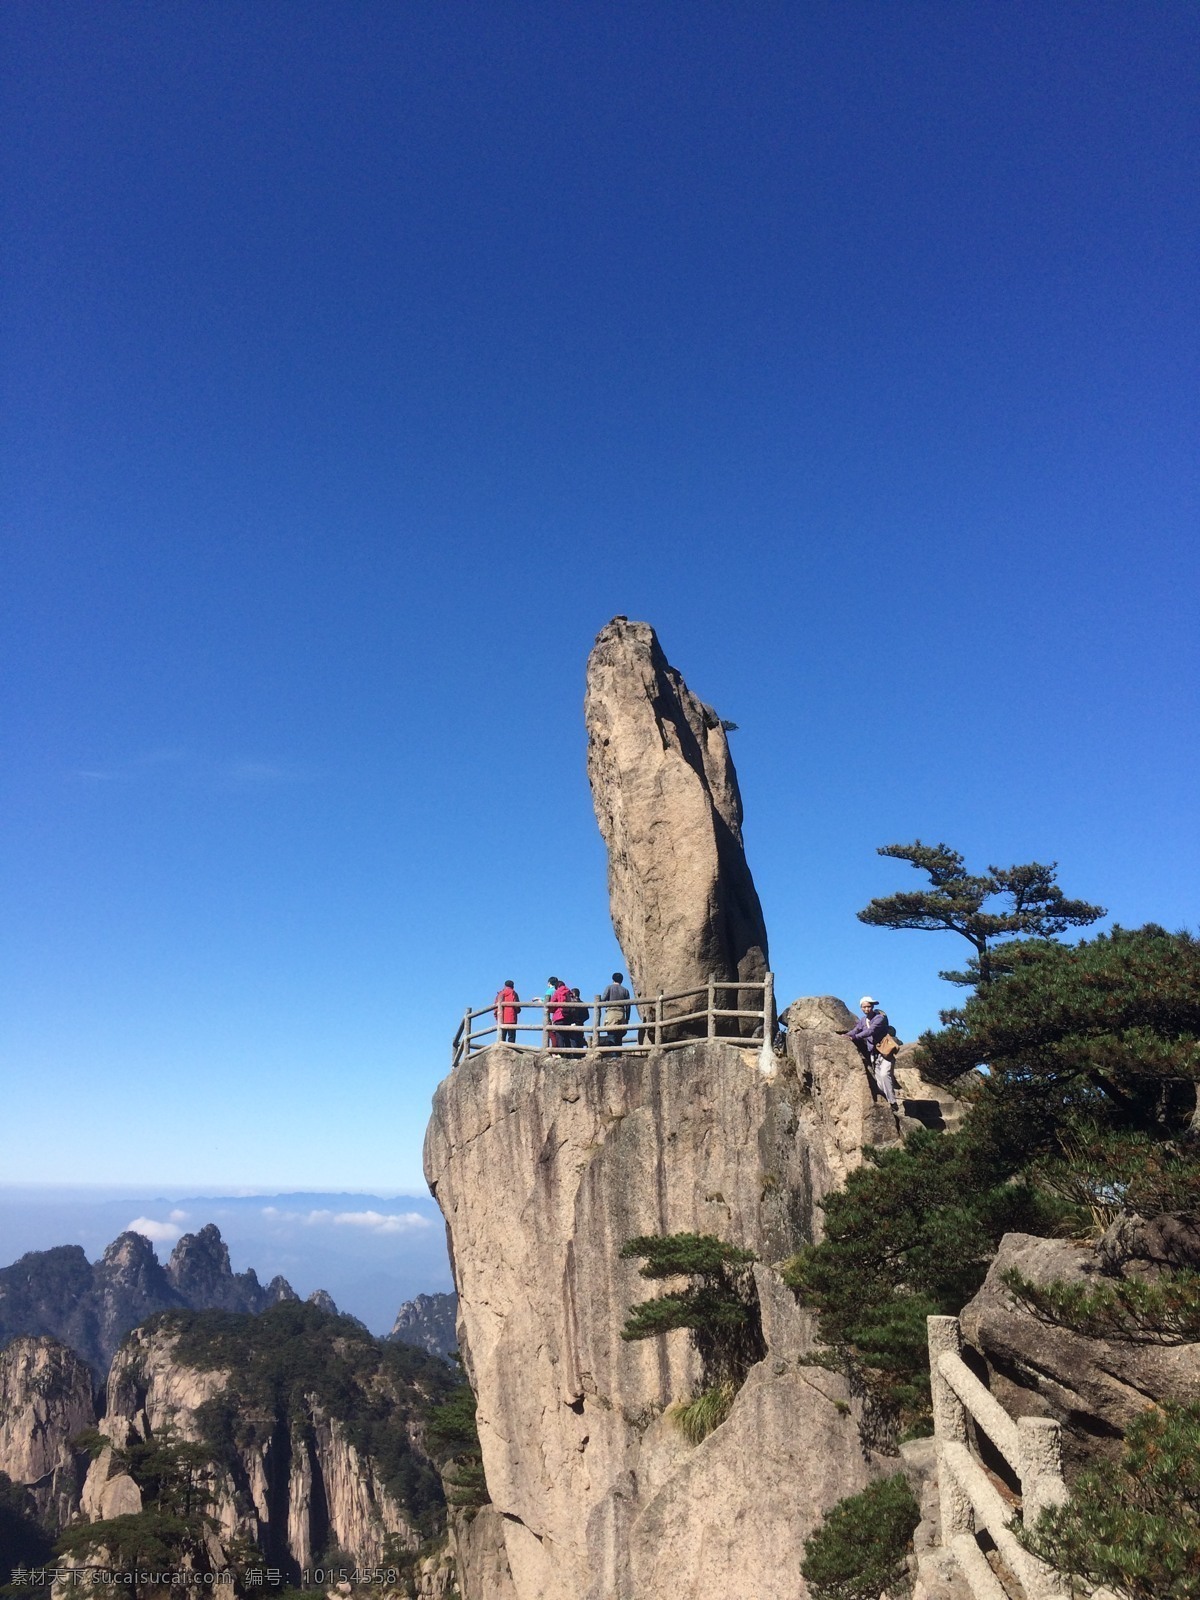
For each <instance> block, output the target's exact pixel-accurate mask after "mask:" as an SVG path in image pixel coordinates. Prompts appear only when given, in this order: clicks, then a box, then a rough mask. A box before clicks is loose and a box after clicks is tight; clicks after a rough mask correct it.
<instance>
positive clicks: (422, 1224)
mask: <svg viewBox="0 0 1200 1600" xmlns="http://www.w3.org/2000/svg"><path fill="white" fill-rule="evenodd" d="M262 1214H263V1216H264V1217H266V1219H267V1220H268V1222H299V1223H301V1224H302V1225H303V1226H304V1227H306V1228H320V1227H335V1228H366V1229H367V1230H368V1231H370V1232H371V1233H413V1232H415V1231H418V1230H420V1229H422V1228H428V1227H430V1226H432V1224H431V1223H430V1220H429V1218H428V1217H423V1216H422V1215H421V1213H420V1212H419V1211H400V1212H394V1211H329V1210H320V1211H281V1210H280V1209H279V1207H278V1206H264V1207H263V1208H262Z"/></svg>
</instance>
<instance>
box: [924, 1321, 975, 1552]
mask: <svg viewBox="0 0 1200 1600" xmlns="http://www.w3.org/2000/svg"><path fill="white" fill-rule="evenodd" d="M926 1325H927V1327H928V1330H929V1385H930V1389H931V1391H932V1397H933V1435H934V1440H935V1443H936V1448H937V1463H938V1496H939V1499H940V1501H941V1512H942V1543H943V1544H944V1545H948V1544H951V1543H952V1542H953V1540H954V1539H955V1538H956V1537H957V1536H958V1535H959V1534H960V1533H970V1532H971V1531H972V1528H973V1526H974V1514H973V1512H972V1510H971V1502H970V1500H969V1499H968V1498H967V1495H966V1493H965V1491H964V1490H963V1488H962V1487H961V1485H960V1484H959V1482H958V1480H957V1478H956V1477H955V1476H954V1474H953V1472H952V1471H951V1470H950V1468H949V1466H948V1465H947V1464H946V1462H945V1461H944V1460H943V1459H942V1452H943V1449H944V1447H945V1446H946V1445H947V1444H961V1445H965V1444H966V1442H967V1408H966V1407H965V1406H964V1405H963V1403H962V1401H961V1400H960V1399H959V1398H958V1396H957V1395H956V1394H955V1392H954V1390H953V1389H952V1388H951V1387H950V1385H949V1384H948V1383H947V1382H946V1380H945V1378H944V1377H943V1376H942V1374H941V1372H940V1371H939V1369H938V1359H939V1358H940V1357H941V1356H943V1355H945V1354H946V1353H947V1352H949V1353H950V1354H951V1355H955V1356H957V1355H959V1354H961V1352H962V1332H961V1330H960V1328H959V1325H958V1318H957V1317H929V1318H928V1319H927V1324H926Z"/></svg>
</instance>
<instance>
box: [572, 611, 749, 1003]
mask: <svg viewBox="0 0 1200 1600" xmlns="http://www.w3.org/2000/svg"><path fill="white" fill-rule="evenodd" d="M584 711H585V720H586V723H587V736H588V756H587V765H588V779H589V782H590V783H591V786H592V800H593V803H594V805H595V808H596V819H597V821H598V822H599V824H600V832H601V834H602V835H603V837H604V843H605V845H606V846H607V848H608V893H609V902H610V905H611V909H612V920H613V927H614V929H615V931H616V935H617V940H618V942H619V944H620V946H621V949H622V950H623V951H624V952H625V959H626V962H627V964H628V967H629V973H630V975H631V977H632V979H633V983H634V986H635V988H636V991H637V992H638V993H639V994H647V995H657V994H658V993H660V992H664V993H667V994H675V993H679V992H681V991H684V990H688V989H693V988H696V987H699V986H700V985H702V984H705V983H707V982H708V981H709V980H710V979H715V980H717V981H721V980H724V981H726V982H729V981H732V980H736V979H741V980H743V981H745V982H755V981H757V980H759V979H761V978H762V977H763V975H764V974H765V973H766V971H767V930H766V926H765V924H764V922H763V915H762V908H761V906H760V905H759V900H758V894H757V891H756V890H755V887H754V880H753V878H752V877H751V875H750V868H749V866H748V865H747V863H746V855H745V851H744V849H743V848H742V799H741V795H740V793H739V792H738V783H737V774H736V773H735V771H734V768H733V760H732V758H731V756H730V754H729V741H728V739H727V738H726V734H725V728H724V727H723V726H722V722H721V719H720V717H719V716H718V715H717V713H716V712H715V711H714V710H713V708H712V707H711V706H706V705H705V704H704V703H703V702H702V701H700V700H698V699H697V698H696V696H695V695H694V694H693V693H692V691H691V690H690V689H689V688H688V686H687V684H686V683H685V682H684V681H683V678H682V677H681V676H680V675H679V673H678V672H677V671H676V670H675V668H674V667H672V666H670V665H669V664H668V662H667V659H666V657H665V656H664V655H663V652H662V648H661V646H660V645H659V642H658V639H657V637H656V636H655V633H654V629H653V628H652V627H650V625H649V624H648V623H645V622H629V621H627V620H626V619H625V618H624V617H616V618H614V619H613V621H612V622H610V623H608V625H607V626H606V627H605V628H603V629H602V630H601V631H600V633H599V635H598V636H597V639H596V643H595V646H594V648H593V650H592V653H591V655H590V656H589V658H588V665H587V692H586V697H585V701H584Z"/></svg>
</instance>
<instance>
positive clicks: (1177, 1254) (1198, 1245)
mask: <svg viewBox="0 0 1200 1600" xmlns="http://www.w3.org/2000/svg"><path fill="white" fill-rule="evenodd" d="M1096 1248H1097V1254H1098V1255H1099V1256H1100V1257H1101V1258H1102V1259H1103V1261H1104V1262H1105V1263H1106V1265H1108V1266H1109V1267H1112V1268H1113V1269H1115V1270H1118V1271H1119V1270H1120V1269H1121V1268H1123V1267H1126V1266H1128V1265H1129V1264H1130V1263H1134V1262H1136V1263H1139V1264H1140V1263H1143V1262H1144V1263H1146V1264H1147V1265H1148V1266H1150V1267H1158V1268H1163V1267H1186V1268H1189V1269H1190V1270H1191V1271H1193V1272H1194V1271H1196V1269H1197V1268H1200V1216H1197V1215H1196V1214H1195V1213H1194V1212H1185V1211H1169V1212H1166V1213H1164V1214H1163V1215H1162V1216H1159V1217H1150V1218H1147V1217H1139V1216H1136V1215H1132V1216H1122V1217H1118V1218H1117V1219H1116V1221H1115V1222H1113V1223H1112V1224H1111V1226H1110V1227H1109V1228H1108V1229H1107V1230H1106V1232H1105V1234H1104V1237H1103V1238H1102V1239H1101V1240H1100V1243H1099V1245H1098V1246H1097V1247H1096Z"/></svg>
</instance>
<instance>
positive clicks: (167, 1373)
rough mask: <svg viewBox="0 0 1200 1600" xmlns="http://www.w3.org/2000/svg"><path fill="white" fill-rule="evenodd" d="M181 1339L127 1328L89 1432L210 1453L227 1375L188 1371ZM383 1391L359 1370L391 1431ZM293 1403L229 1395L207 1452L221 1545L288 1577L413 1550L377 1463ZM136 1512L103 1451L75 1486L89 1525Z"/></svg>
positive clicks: (386, 1388)
mask: <svg viewBox="0 0 1200 1600" xmlns="http://www.w3.org/2000/svg"><path fill="white" fill-rule="evenodd" d="M363 1338H364V1340H365V1341H366V1343H367V1344H371V1343H373V1341H370V1340H369V1336H367V1335H365V1334H364V1335H363ZM181 1342H182V1341H181V1339H180V1336H179V1334H178V1333H177V1332H175V1331H174V1330H173V1329H172V1328H171V1326H170V1324H169V1323H167V1324H165V1325H160V1326H157V1327H154V1326H152V1327H150V1328H148V1329H138V1330H137V1331H136V1332H135V1333H133V1334H132V1335H131V1336H130V1338H129V1339H128V1340H127V1341H126V1343H125V1344H124V1345H123V1346H122V1348H121V1350H120V1351H119V1352H118V1354H117V1357H116V1359H115V1360H114V1362H113V1366H112V1371H111V1373H110V1375H109V1381H108V1405H107V1411H106V1414H105V1417H104V1420H103V1422H102V1424H101V1429H102V1431H103V1432H104V1433H105V1434H106V1435H107V1436H108V1438H110V1439H111V1440H112V1442H113V1445H114V1446H116V1447H118V1448H120V1447H122V1446H124V1445H127V1444H129V1443H131V1442H132V1441H134V1440H136V1439H144V1438H148V1437H152V1436H161V1435H162V1434H163V1433H164V1432H165V1431H168V1430H172V1429H173V1430H174V1431H175V1433H176V1434H177V1436H178V1437H179V1438H180V1439H182V1440H187V1441H194V1442H202V1443H205V1444H207V1445H208V1446H209V1447H210V1448H212V1434H211V1430H212V1421H213V1417H214V1413H219V1412H220V1410H221V1409H222V1408H223V1407H226V1406H227V1402H229V1401H230V1399H231V1385H232V1384H233V1382H234V1374H233V1373H232V1372H231V1371H230V1370H229V1368H228V1367H221V1366H197V1365H195V1364H193V1363H192V1362H191V1361H189V1360H188V1359H186V1357H185V1356H184V1355H181ZM391 1388H392V1386H391V1385H390V1384H389V1381H388V1378H387V1377H386V1375H384V1374H382V1373H380V1372H378V1371H374V1372H366V1373H364V1379H363V1397H364V1400H367V1401H369V1403H371V1404H373V1405H374V1407H375V1408H376V1410H377V1411H378V1410H380V1409H385V1408H387V1407H388V1405H389V1402H390V1403H393V1404H394V1405H395V1407H396V1410H397V1412H398V1413H400V1414H399V1415H398V1417H397V1426H398V1427H399V1428H400V1429H401V1430H403V1429H404V1427H405V1419H404V1416H403V1411H402V1407H401V1404H400V1401H399V1398H398V1396H396V1395H395V1394H393V1393H392V1392H391ZM299 1402H300V1403H299V1405H297V1404H296V1403H295V1397H293V1403H291V1404H287V1403H282V1404H279V1405H278V1406H271V1405H258V1406H255V1405H253V1404H248V1403H247V1401H246V1399H245V1397H244V1396H238V1397H237V1398H236V1401H235V1402H234V1404H233V1406H232V1414H233V1417H234V1426H233V1427H232V1428H230V1429H228V1430H226V1432H225V1437H224V1439H223V1441H222V1443H221V1445H220V1447H219V1448H218V1449H217V1450H216V1455H217V1459H218V1462H219V1467H220V1470H219V1472H218V1478H217V1497H216V1503H215V1505H214V1507H213V1515H214V1516H215V1517H216V1518H217V1520H218V1522H219V1524H220V1533H221V1538H222V1540H223V1541H228V1540H229V1539H230V1538H233V1537H235V1536H237V1537H241V1538H248V1539H250V1540H251V1541H252V1542H253V1543H254V1544H255V1545H257V1546H258V1547H259V1548H260V1549H261V1550H262V1551H263V1552H264V1554H265V1555H266V1556H267V1558H268V1560H269V1561H271V1562H272V1563H275V1564H278V1565H281V1566H283V1567H284V1568H285V1569H289V1570H291V1571H292V1572H293V1573H294V1570H295V1569H296V1568H303V1567H306V1566H312V1565H313V1564H314V1562H316V1561H317V1560H318V1559H319V1558H320V1557H321V1556H322V1555H325V1554H327V1553H328V1552H330V1551H332V1550H335V1549H336V1550H339V1551H342V1552H345V1553H346V1555H348V1556H350V1557H352V1558H353V1559H354V1560H356V1561H358V1562H360V1563H362V1564H365V1565H373V1564H376V1563H379V1562H381V1561H382V1560H383V1556H384V1546H385V1542H387V1541H388V1540H389V1539H390V1540H392V1541H394V1543H395V1544H397V1545H398V1546H400V1547H401V1548H404V1549H409V1550H415V1549H416V1548H417V1546H418V1544H419V1543H420V1542H421V1538H422V1537H423V1531H424V1530H423V1529H422V1528H421V1527H420V1526H419V1525H418V1521H417V1518H416V1517H415V1516H414V1515H413V1514H411V1513H410V1511H409V1509H408V1508H406V1507H405V1506H404V1505H402V1504H401V1502H400V1499H399V1498H398V1496H397V1495H396V1494H395V1493H393V1492H392V1490H391V1489H390V1488H389V1487H388V1486H387V1484H385V1482H384V1479H383V1473H382V1471H381V1468H380V1465H379V1463H378V1462H377V1460H375V1459H374V1458H373V1457H372V1456H371V1455H369V1454H368V1453H365V1452H364V1451H363V1450H362V1449H360V1448H359V1445H358V1444H356V1443H355V1442H354V1440H353V1439H352V1437H351V1434H352V1433H353V1431H354V1430H353V1426H352V1425H351V1423H350V1422H348V1421H347V1419H346V1418H344V1417H341V1416H338V1415H335V1414H334V1413H333V1411H332V1410H331V1408H330V1407H329V1406H328V1405H327V1404H325V1403H323V1401H322V1400H321V1399H320V1398H319V1397H318V1395H317V1394H316V1393H306V1394H303V1395H301V1396H300V1397H299ZM139 1509H141V1500H140V1496H139V1495H138V1492H137V1487H136V1485H135V1484H134V1483H133V1481H132V1479H130V1478H128V1477H127V1476H126V1475H124V1474H123V1473H122V1472H121V1471H120V1470H119V1467H118V1465H117V1462H116V1458H115V1456H114V1452H113V1450H111V1449H110V1450H106V1451H104V1452H102V1453H101V1455H100V1456H99V1457H98V1458H97V1460H96V1461H95V1462H94V1463H93V1466H92V1468H91V1471H90V1472H89V1474H88V1477H87V1482H86V1484H85V1485H84V1491H83V1511H84V1512H85V1514H86V1515H88V1516H90V1517H92V1518H97V1517H101V1516H113V1515H117V1514H119V1511H136V1510H139Z"/></svg>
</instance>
